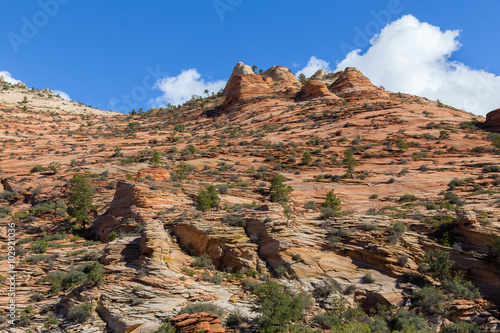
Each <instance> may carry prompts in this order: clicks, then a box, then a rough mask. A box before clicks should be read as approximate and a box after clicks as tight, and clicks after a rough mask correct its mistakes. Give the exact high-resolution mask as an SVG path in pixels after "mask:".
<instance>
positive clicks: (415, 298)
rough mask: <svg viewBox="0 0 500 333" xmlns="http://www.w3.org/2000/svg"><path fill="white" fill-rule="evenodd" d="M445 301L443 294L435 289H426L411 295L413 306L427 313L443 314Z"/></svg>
mask: <svg viewBox="0 0 500 333" xmlns="http://www.w3.org/2000/svg"><path fill="white" fill-rule="evenodd" d="M444 301H445V297H444V295H443V292H442V291H441V290H439V289H438V288H434V287H424V288H422V289H420V290H417V291H414V292H413V294H412V295H411V302H412V304H413V305H415V306H418V307H419V308H420V310H421V311H423V312H426V313H443V311H444V304H443V302H444Z"/></svg>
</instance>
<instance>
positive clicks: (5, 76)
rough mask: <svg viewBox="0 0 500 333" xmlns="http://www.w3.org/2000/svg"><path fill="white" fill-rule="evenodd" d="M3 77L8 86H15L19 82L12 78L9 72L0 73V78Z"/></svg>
mask: <svg viewBox="0 0 500 333" xmlns="http://www.w3.org/2000/svg"><path fill="white" fill-rule="evenodd" d="M2 75H3V77H4V79H5V82H8V83H10V84H17V83H18V82H20V81H19V80H16V79H14V78H13V77H12V75H10V73H9V72H6V71H0V77H1V76H2Z"/></svg>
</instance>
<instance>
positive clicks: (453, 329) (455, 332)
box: [440, 321, 483, 333]
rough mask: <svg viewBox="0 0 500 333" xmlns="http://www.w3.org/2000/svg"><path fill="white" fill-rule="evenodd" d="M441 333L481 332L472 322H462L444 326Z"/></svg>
mask: <svg viewBox="0 0 500 333" xmlns="http://www.w3.org/2000/svg"><path fill="white" fill-rule="evenodd" d="M440 332H441V333H481V332H483V331H482V330H481V329H479V327H477V324H476V323H474V322H468V321H462V322H459V323H451V324H448V325H446V326H444V327H443V328H442V329H441V331H440Z"/></svg>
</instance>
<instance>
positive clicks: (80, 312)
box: [66, 303, 92, 323]
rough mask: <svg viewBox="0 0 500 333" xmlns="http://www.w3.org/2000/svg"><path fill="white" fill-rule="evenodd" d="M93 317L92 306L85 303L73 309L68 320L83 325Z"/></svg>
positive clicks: (68, 315)
mask: <svg viewBox="0 0 500 333" xmlns="http://www.w3.org/2000/svg"><path fill="white" fill-rule="evenodd" d="M91 316H92V304H90V303H83V304H80V305H75V306H73V307H71V308H70V309H69V311H68V314H67V316H66V318H67V319H68V321H70V322H73V323H83V322H85V321H87V319H89V318H90V317H91Z"/></svg>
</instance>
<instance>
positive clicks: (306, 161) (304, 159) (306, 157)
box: [302, 150, 312, 165]
mask: <svg viewBox="0 0 500 333" xmlns="http://www.w3.org/2000/svg"><path fill="white" fill-rule="evenodd" d="M311 162H312V156H311V153H310V152H308V151H307V150H306V151H305V152H304V155H302V164H304V165H309V163H311Z"/></svg>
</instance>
